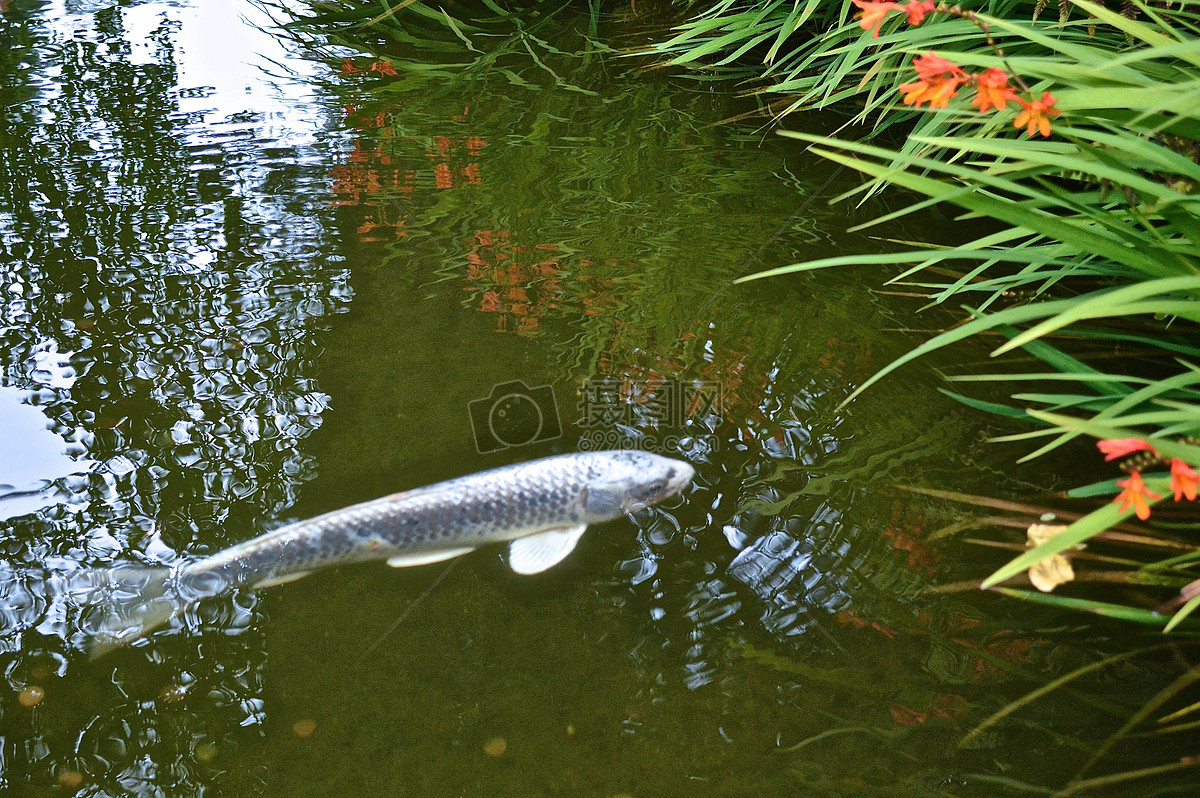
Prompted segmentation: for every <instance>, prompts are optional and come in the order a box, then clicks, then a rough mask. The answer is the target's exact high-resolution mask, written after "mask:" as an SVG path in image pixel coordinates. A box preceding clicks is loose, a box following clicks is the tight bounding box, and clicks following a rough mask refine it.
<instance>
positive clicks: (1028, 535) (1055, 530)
mask: <svg viewBox="0 0 1200 798" xmlns="http://www.w3.org/2000/svg"><path fill="white" fill-rule="evenodd" d="M1066 528H1067V527H1066V524H1030V525H1029V529H1026V530H1025V539H1026V545H1028V546H1029V548H1031V549H1032V548H1033V547H1034V546H1040V545H1042V544H1043V543H1045V542H1046V541H1047V540H1049V539H1050V538H1052V537H1055V536H1057V535H1058V534H1059V533H1060V532H1062V531H1063V530H1064V529H1066Z"/></svg>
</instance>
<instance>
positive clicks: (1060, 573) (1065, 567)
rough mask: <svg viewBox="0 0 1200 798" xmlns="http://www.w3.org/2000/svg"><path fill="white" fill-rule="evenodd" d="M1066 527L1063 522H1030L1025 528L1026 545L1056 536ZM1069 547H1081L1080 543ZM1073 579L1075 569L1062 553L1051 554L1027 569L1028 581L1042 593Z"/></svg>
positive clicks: (1037, 543)
mask: <svg viewBox="0 0 1200 798" xmlns="http://www.w3.org/2000/svg"><path fill="white" fill-rule="evenodd" d="M1066 528H1067V527H1066V526H1065V525H1064V524H1030V525H1029V528H1028V529H1026V530H1025V540H1026V545H1028V546H1029V548H1031V549H1032V548H1034V547H1036V546H1040V545H1042V544H1043V543H1045V542H1046V541H1047V540H1050V539H1051V538H1054V537H1056V536H1057V535H1059V534H1060V533H1061V532H1062V531H1063V530H1064V529H1066ZM1071 548H1075V549H1082V548H1083V545H1082V544H1077V545H1075V546H1072V547H1071ZM1074 579H1075V569H1073V568H1072V567H1071V563H1070V561H1068V560H1067V558H1066V556H1064V555H1062V554H1051V555H1050V556H1049V557H1046V558H1045V559H1042V560H1039V561H1038V562H1036V563H1034V565H1033V567H1031V568H1030V569H1029V581H1030V582H1032V583H1033V586H1034V587H1036V588H1037V589H1038V590H1040V591H1042V592H1043V593H1049V592H1050V591H1051V590H1053V589H1054V588H1056V587H1058V586H1059V585H1061V584H1065V583H1066V582H1070V581H1072V580H1074Z"/></svg>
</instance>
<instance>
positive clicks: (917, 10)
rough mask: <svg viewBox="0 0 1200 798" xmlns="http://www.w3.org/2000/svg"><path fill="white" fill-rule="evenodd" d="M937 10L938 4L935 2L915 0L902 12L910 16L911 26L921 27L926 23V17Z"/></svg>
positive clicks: (904, 7)
mask: <svg viewBox="0 0 1200 798" xmlns="http://www.w3.org/2000/svg"><path fill="white" fill-rule="evenodd" d="M935 8H937V3H935V2H933V0H913V2H911V3H909V4H908V5H906V6H902V7H901V10H902V11H904V13H906V14H908V24H909V25H920V24H921V23H922V22H924V21H925V15H926V14H928V13H930V12H931V11H933V10H934V9H935Z"/></svg>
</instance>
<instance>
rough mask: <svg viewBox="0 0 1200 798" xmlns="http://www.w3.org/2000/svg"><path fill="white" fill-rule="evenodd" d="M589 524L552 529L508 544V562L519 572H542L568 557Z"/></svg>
mask: <svg viewBox="0 0 1200 798" xmlns="http://www.w3.org/2000/svg"><path fill="white" fill-rule="evenodd" d="M586 530H587V524H580V525H579V526H569V527H563V528H560V529H552V530H550V531H549V532H539V533H538V534H536V535H530V536H529V537H525V538H517V539H516V540H514V541H513V542H512V543H509V544H508V564H509V567H511V568H512V569H513V570H514V571H516V572H517V573H519V574H540V573H541V572H542V571H545V570H547V569H549V568H553V567H554V566H556V565H558V564H559V563H560V562H562V561H563V560H565V559H566V558H567V555H568V554H570V553H571V552H572V551H573V550H574V549H575V544H576V543H578V542H579V538H581V537H582V536H583V533H584V532H585V531H586Z"/></svg>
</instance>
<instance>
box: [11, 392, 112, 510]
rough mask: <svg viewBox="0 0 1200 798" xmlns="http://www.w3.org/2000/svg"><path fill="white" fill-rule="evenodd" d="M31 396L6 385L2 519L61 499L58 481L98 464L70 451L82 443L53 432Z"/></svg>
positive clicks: (49, 421)
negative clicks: (75, 444) (56, 485)
mask: <svg viewBox="0 0 1200 798" xmlns="http://www.w3.org/2000/svg"><path fill="white" fill-rule="evenodd" d="M28 398H29V393H28V392H26V391H21V390H18V389H17V388H10V387H5V386H2V385H0V521H3V520H7V519H9V518H15V517H16V516H19V515H26V514H28V513H32V512H36V511H37V510H39V509H41V508H43V507H47V506H50V505H52V504H55V503H57V502H58V501H61V496H59V495H58V494H56V493H55V492H53V490H52V483H53V482H54V481H55V480H58V479H61V478H63V477H66V476H69V475H71V474H79V473H82V472H84V471H87V470H88V469H89V468H90V467H91V466H92V465H93V463H92V462H91V461H90V460H85V459H77V458H75V457H72V456H70V455H69V454H68V453H67V452H68V450H70V449H74V448H76V447H75V446H74V445H73V444H70V443H68V442H67V441H65V440H63V439H62V438H61V437H60V436H58V435H56V434H54V433H53V432H51V431H50V427H51V426H53V422H52V421H51V420H50V419H49V418H48V417H47V416H46V415H45V414H44V413H43V412H42V411H41V410H39V409H38V408H37V407H34V406H33V405H30V404H27V403H26V402H27V400H28Z"/></svg>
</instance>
